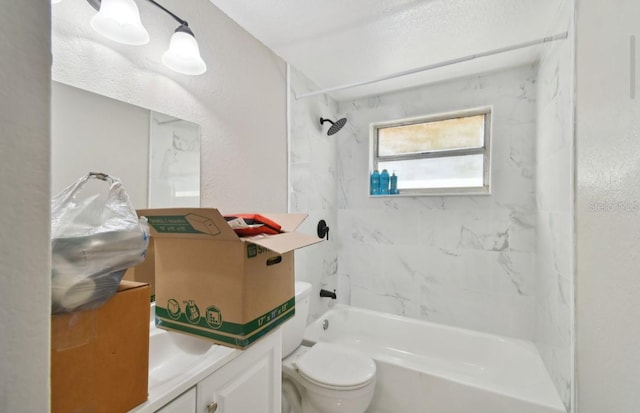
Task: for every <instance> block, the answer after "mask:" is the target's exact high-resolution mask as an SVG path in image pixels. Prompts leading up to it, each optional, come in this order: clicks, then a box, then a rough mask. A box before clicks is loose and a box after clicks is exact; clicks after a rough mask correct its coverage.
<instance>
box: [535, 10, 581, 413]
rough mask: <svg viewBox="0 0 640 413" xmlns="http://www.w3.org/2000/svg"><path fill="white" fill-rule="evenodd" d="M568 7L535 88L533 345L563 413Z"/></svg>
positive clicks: (566, 397)
mask: <svg viewBox="0 0 640 413" xmlns="http://www.w3.org/2000/svg"><path fill="white" fill-rule="evenodd" d="M573 5H574V2H573V1H565V2H563V4H562V5H561V7H559V9H558V15H557V18H556V21H555V23H554V24H553V26H552V29H551V31H552V32H553V33H560V32H563V31H566V30H569V32H570V37H569V39H567V40H565V41H560V42H554V43H551V44H549V45H548V46H547V47H546V48H545V49H544V52H543V54H542V58H541V61H540V68H539V72H538V82H537V85H538V87H537V89H538V91H537V96H538V102H537V106H538V108H537V112H538V122H537V129H538V133H537V135H538V136H537V153H536V157H537V166H536V199H537V217H536V227H537V230H538V237H537V248H536V251H537V260H536V280H535V286H534V290H535V297H536V301H535V309H536V318H535V319H536V323H535V335H534V337H535V342H536V345H537V347H538V349H539V351H540V354H541V356H542V359H543V360H544V362H545V365H546V366H547V370H548V371H549V374H550V375H551V377H552V379H553V381H554V383H555V385H556V389H557V390H558V393H559V394H560V397H561V399H562V400H563V402H564V404H565V406H566V407H567V411H568V412H572V411H574V410H573V403H572V394H573V385H574V374H573V360H574V355H573V354H574V350H573V348H574V345H573V343H574V328H573V325H574V322H573V319H574V272H575V269H574V268H575V264H574V250H575V237H574V207H573V205H574V192H575V191H574V180H573V171H574V160H573V153H574V144H573V140H574V132H573V107H574V104H573V94H574V93H573V90H574V86H573V81H574V63H573V62H574V53H575V51H574V40H573V28H572V21H573Z"/></svg>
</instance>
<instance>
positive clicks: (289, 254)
mask: <svg viewBox="0 0 640 413" xmlns="http://www.w3.org/2000/svg"><path fill="white" fill-rule="evenodd" d="M138 213H139V214H140V215H142V216H145V217H147V218H148V220H149V226H150V228H151V236H152V238H154V244H155V281H156V320H157V324H158V327H161V328H165V329H171V330H176V331H180V332H183V333H187V334H192V335H196V336H199V337H202V338H207V339H210V340H212V341H214V342H216V343H218V344H222V345H226V346H230V347H236V348H245V347H247V346H249V345H251V344H252V343H254V342H255V341H256V340H257V339H259V338H260V337H262V336H263V335H265V334H266V333H267V332H269V331H270V330H272V329H273V328H275V327H276V326H278V325H280V324H281V323H283V322H284V321H285V320H287V319H288V318H289V317H291V316H293V314H294V312H295V299H294V273H293V250H295V249H298V248H301V247H304V246H307V245H311V244H315V243H317V242H320V241H322V240H321V239H319V238H317V237H314V236H309V235H305V234H301V233H297V232H295V229H296V228H297V227H298V226H299V225H300V223H301V222H302V221H303V220H304V219H305V218H306V215H305V214H262V215H264V216H266V217H267V218H270V219H272V220H273V221H275V222H277V223H279V224H280V225H281V226H282V230H283V233H281V234H277V235H267V236H255V237H244V238H240V237H238V236H237V235H236V233H235V232H234V231H233V229H231V227H230V226H229V225H228V224H227V222H226V220H225V219H224V217H223V216H222V215H221V214H220V213H219V212H218V210H217V209H212V208H179V209H150V210H140V211H138Z"/></svg>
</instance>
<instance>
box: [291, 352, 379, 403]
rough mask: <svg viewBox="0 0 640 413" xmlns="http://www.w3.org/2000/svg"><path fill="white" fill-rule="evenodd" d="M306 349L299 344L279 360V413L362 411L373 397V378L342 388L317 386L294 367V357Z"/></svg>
mask: <svg viewBox="0 0 640 413" xmlns="http://www.w3.org/2000/svg"><path fill="white" fill-rule="evenodd" d="M308 350H309V347H304V346H300V347H299V348H297V349H296V350H295V351H294V352H293V353H292V354H291V355H289V356H288V357H286V358H285V359H284V360H283V361H282V383H283V384H282V413H364V412H365V410H366V409H367V408H368V407H369V405H370V404H371V400H372V399H373V393H374V390H375V379H374V380H373V381H371V382H370V383H368V384H367V385H366V386H364V387H362V388H359V389H352V390H345V391H340V390H332V389H328V388H323V387H320V386H317V385H316V384H313V383H311V382H309V381H308V380H306V379H305V378H304V377H302V376H301V375H300V373H298V371H297V369H296V367H295V360H296V359H297V358H298V357H300V356H301V355H302V354H304V353H305V352H307V351H308ZM298 410H299V411H298Z"/></svg>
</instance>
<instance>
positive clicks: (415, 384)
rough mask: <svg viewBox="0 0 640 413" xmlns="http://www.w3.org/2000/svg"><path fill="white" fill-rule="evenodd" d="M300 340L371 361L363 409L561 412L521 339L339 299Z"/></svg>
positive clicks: (379, 412)
mask: <svg viewBox="0 0 640 413" xmlns="http://www.w3.org/2000/svg"><path fill="white" fill-rule="evenodd" d="M323 325H326V326H327V328H326V329H324V328H323ZM304 340H305V344H307V345H311V344H313V343H316V342H318V341H328V342H335V343H340V344H343V345H346V346H349V347H352V348H355V349H357V350H359V351H361V352H362V353H364V354H366V355H368V356H369V357H371V358H372V359H374V360H375V362H376V366H377V382H376V390H375V396H374V399H373V402H372V403H371V406H370V407H369V409H368V410H367V413H560V412H562V413H565V412H566V411H565V408H564V406H563V404H562V402H561V401H560V398H559V396H558V394H557V392H556V390H555V387H554V386H553V383H552V382H551V379H550V378H549V375H548V373H547V371H546V369H545V367H544V364H543V362H542V359H541V358H540V355H539V354H538V351H537V350H536V348H535V346H534V345H533V344H532V343H530V342H527V341H523V340H516V339H511V338H505V337H500V336H496V335H491V334H486V333H480V332H476V331H472V330H466V329H462V328H455V327H448V326H444V325H440V324H436V323H431V322H425V321H418V320H413V319H409V318H406V317H401V316H395V315H391V314H385V313H380V312H376V311H371V310H365V309H360V308H354V307H349V306H343V305H336V306H335V307H334V308H333V309H331V310H329V311H328V312H327V313H325V314H324V315H323V316H321V317H320V318H319V319H318V320H316V321H314V322H313V323H311V324H310V325H309V326H308V327H307V328H306V330H305V335H304Z"/></svg>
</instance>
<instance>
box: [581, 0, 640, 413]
mask: <svg viewBox="0 0 640 413" xmlns="http://www.w3.org/2000/svg"><path fill="white" fill-rule="evenodd" d="M638 16H640V3H639V2H638V1H636V0H619V1H615V2H611V1H606V0H589V1H586V0H578V1H577V26H576V30H577V35H576V36H577V63H576V66H577V74H576V79H577V90H576V96H577V102H576V185H577V187H576V190H577V192H576V214H577V220H576V231H577V258H576V266H577V281H576V286H577V290H576V299H577V304H576V311H577V314H576V317H577V339H578V341H577V356H578V357H577V369H578V402H577V405H578V406H577V407H578V411H579V412H580V413H602V412H615V413H635V412H638V409H639V406H640V392H639V391H638V389H640V374H639V369H638V367H639V366H640V327H639V326H640V323H639V321H638V314H640V276H639V273H638V269H639V268H640V252H639V251H640V88H638V86H639V85H640V81H639V80H640V72H639V71H638V70H639V69H640V62H639V61H636V66H635V69H636V70H635V73H633V75H634V77H635V79H636V84H635V85H636V86H635V89H634V90H631V80H630V67H631V65H630V36H631V35H635V36H636V49H635V54H636V59H638V57H640V25H639V24H638ZM632 92H633V93H634V94H635V97H632Z"/></svg>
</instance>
